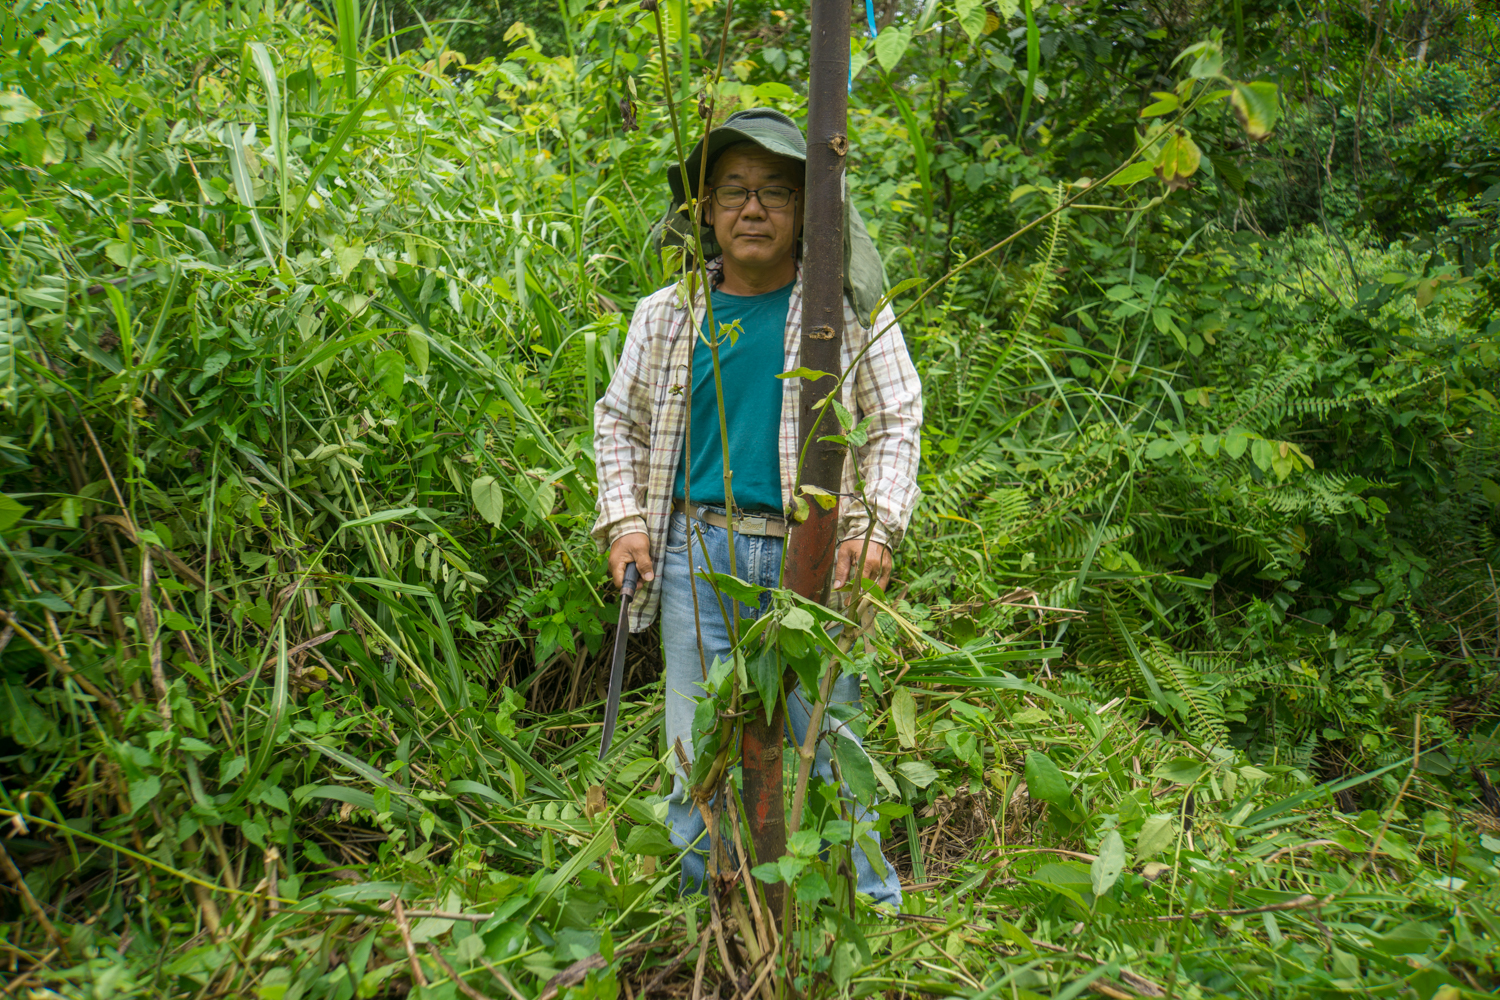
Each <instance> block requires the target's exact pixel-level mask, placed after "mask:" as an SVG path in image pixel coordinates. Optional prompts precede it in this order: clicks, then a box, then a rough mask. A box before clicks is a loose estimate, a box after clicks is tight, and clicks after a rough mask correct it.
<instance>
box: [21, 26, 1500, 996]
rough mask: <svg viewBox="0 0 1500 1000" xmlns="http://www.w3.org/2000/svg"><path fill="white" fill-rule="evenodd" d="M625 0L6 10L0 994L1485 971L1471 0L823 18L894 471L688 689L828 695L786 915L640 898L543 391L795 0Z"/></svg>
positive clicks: (640, 756)
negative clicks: (907, 445)
mask: <svg viewBox="0 0 1500 1000" xmlns="http://www.w3.org/2000/svg"><path fill="white" fill-rule="evenodd" d="M645 6H646V10H643V9H642V5H641V4H639V3H637V2H634V0H630V2H622V3H614V2H612V0H603V2H601V3H594V4H588V3H583V2H581V0H580V2H572V0H561V2H559V3H558V4H557V5H555V6H546V5H536V4H529V3H528V4H524V5H519V6H507V5H505V4H500V3H492V4H478V3H469V2H464V3H456V2H451V0H422V2H419V3H408V4H401V5H397V4H390V5H385V4H371V3H366V4H361V3H360V2H359V0H334V3H332V4H331V5H328V6H318V5H305V4H300V3H292V4H284V5H279V6H278V5H276V4H273V3H265V2H244V3H230V4H225V3H222V2H214V0H143V2H135V0H100V2H90V3H85V2H81V0H60V2H35V0H22V2H20V3H17V4H14V5H11V6H8V7H7V8H6V9H5V10H4V11H3V13H0V174H3V176H0V556H3V561H0V820H3V821H4V829H3V837H4V839H3V842H0V843H3V850H0V868H3V871H0V875H3V876H4V878H3V879H0V917H3V918H4V919H5V920H6V921H7V922H6V923H4V924H0V968H3V969H5V970H6V976H7V977H8V978H9V983H8V984H7V985H8V989H9V992H11V993H12V994H14V995H21V996H28V995H30V996H37V997H43V996H45V997H55V996H62V997H68V998H75V997H76V998H84V997H89V998H94V997H99V998H103V997H117V996H118V997H127V996H142V997H183V998H189V997H192V998H204V997H215V996H256V997H262V998H266V1000H293V998H304V997H305V998H325V997H326V998H333V1000H349V998H351V997H355V996H359V997H376V996H398V995H403V994H409V995H412V996H421V997H433V998H437V997H444V998H448V997H458V996H460V995H462V996H467V997H474V996H494V997H502V996H504V997H510V998H513V1000H532V998H537V1000H552V998H554V997H560V996H561V995H562V994H564V993H567V994H568V995H569V996H570V997H574V998H577V1000H592V998H595V997H598V998H601V1000H614V998H616V997H620V996H625V997H629V998H634V997H637V996H639V995H641V994H643V993H653V994H654V993H660V992H667V993H672V994H674V995H677V996H682V997H687V996H691V997H692V998H693V1000H699V998H700V997H703V996H706V995H708V993H709V992H710V991H712V992H713V993H714V995H716V996H719V997H729V996H749V995H751V994H759V995H760V996H762V997H764V998H766V1000H770V998H771V996H772V995H773V994H775V995H777V996H798V997H802V996H808V997H811V996H819V997H821V996H833V995H840V996H843V995H860V996H863V995H869V994H872V993H876V992H881V991H885V992H887V993H888V994H890V995H892V996H895V995H898V994H901V993H909V994H915V993H918V992H922V993H930V994H935V995H962V996H976V997H980V996H982V997H985V998H989V997H1005V996H1012V997H1023V996H1024V997H1054V998H1072V997H1076V996H1079V995H1081V994H1082V993H1083V992H1085V991H1091V992H1093V993H1094V994H1098V995H1105V996H1112V997H1120V996H1173V997H1268V996H1275V997H1333V996H1344V995H1366V994H1368V995H1381V996H1419V997H1421V998H1423V1000H1428V998H1443V1000H1451V998H1457V997H1461V996H1481V995H1490V994H1491V992H1492V991H1493V990H1494V989H1496V988H1497V986H1500V920H1497V917H1496V913H1500V868H1497V864H1500V862H1497V858H1500V794H1497V792H1496V790H1495V784H1496V782H1497V781H1500V728H1497V727H1500V583H1497V566H1500V429H1497V425H1496V419H1495V414H1496V405H1497V404H1496V398H1495V393H1496V391H1497V389H1496V387H1497V385H1500V319H1497V316H1500V261H1497V259H1496V246H1497V244H1500V117H1497V108H1500V87H1497V86H1496V84H1497V70H1496V67H1497V66H1500V61H1497V60H1500V46H1497V44H1496V38H1495V31H1496V24H1495V21H1494V18H1493V11H1492V10H1490V9H1489V8H1486V7H1485V6H1484V5H1483V4H1469V3H1448V2H1438V0H1423V2H1416V0H1386V2H1382V3H1380V4H1378V5H1364V6H1356V5H1332V4H1327V3H1318V4H1309V3H1301V2H1286V0H1238V2H1236V0H1228V2H1224V0H1203V2H1194V3H1186V4H1177V5H1157V4H1146V5H1125V4H1116V3H1108V2H1103V0H1079V2H1076V3H1070V4H1052V5H1036V4H1032V3H1030V2H1024V3H1020V4H1018V3H1017V2H1016V0H998V2H996V3H990V4H986V3H984V2H982V0H954V2H952V3H944V2H938V0H924V2H922V3H910V2H901V0H890V2H887V3H882V4H879V5H876V7H875V8H874V14H873V21H874V28H875V29H876V34H875V37H868V35H869V29H867V28H866V18H865V14H864V12H863V11H861V10H859V9H858V8H855V9H852V10H851V16H852V18H853V19H854V24H855V31H854V34H855V36H856V38H855V43H854V74H853V76H852V79H851V83H850V88H851V89H850V140H851V152H850V157H849V165H850V171H851V176H852V177H853V178H854V183H853V184H852V186H851V194H852V197H853V198H854V200H855V203H856V204H857V206H858V208H859V210H860V212H861V213H862V214H863V216H864V218H865V219H866V220H867V223H868V228H869V230H870V232H871V235H872V236H873V237H874V239H875V242H876V244H877V246H878V247H879V249H880V251H881V254H882V257H883V260H884V262H885V267H886V272H887V282H888V286H889V287H890V288H892V289H895V290H896V293H895V305H896V308H897V311H898V312H901V313H902V316H903V318H902V324H903V327H904V331H905V335H906V337H907V343H908V346H909V348H910V350H911V352H912V354H913V356H914V358H916V360H917V364H918V367H919V369H920V371H921V373H922V376H923V379H924V384H925V386H926V389H927V397H926V399H927V414H928V423H927V427H926V430H925V437H924V452H923V466H922V473H923V478H922V486H923V489H924V492H925V498H924V500H923V502H922V504H921V505H920V506H919V509H918V512H917V515H916V518H915V520H914V522H913V524H912V527H911V531H910V533H909V535H908V538H907V539H906V541H905V543H904V545H903V547H902V549H901V551H900V552H898V554H897V560H898V566H897V577H898V579H897V580H896V581H894V582H893V583H892V585H891V587H890V588H889V589H888V591H887V592H886V593H883V594H882V593H879V592H871V593H869V594H867V595H866V596H865V600H864V602H863V603H862V604H861V605H860V606H859V607H858V610H859V611H862V612H864V614H863V616H861V615H860V614H855V613H853V612H852V611H851V616H852V617H851V619H850V620H849V624H848V626H847V627H846V632H845V636H846V642H845V643H844V648H840V649H838V650H836V651H833V652H831V653H828V654H827V655H819V654H818V653H817V652H816V650H817V645H816V643H815V642H814V641H813V635H814V633H815V632H818V629H819V628H820V626H821V624H823V623H826V622H829V621H832V620H834V616H835V612H833V611H830V610H829V609H826V608H821V607H818V606H816V605H809V604H808V603H807V602H803V601H801V600H800V599H797V598H796V597H795V596H794V595H790V594H787V593H783V592H778V593H777V594H776V595H774V601H773V605H774V611H773V613H772V614H771V615H770V616H768V617H767V618H766V619H765V624H763V625H762V626H760V627H759V628H758V629H756V630H754V634H753V635H751V636H750V637H748V638H747V641H746V645H745V648H744V650H742V652H741V654H740V655H739V656H738V657H737V659H736V660H735V661H734V662H733V663H730V664H727V665H725V666H724V668H723V669H721V670H720V672H719V673H718V674H716V675H715V679H716V681H718V682H719V696H718V699H715V700H709V701H705V705H707V706H708V709H706V710H705V711H706V713H707V715H708V718H709V720H710V722H711V723H713V724H712V725H709V726H707V728H709V729H713V730H715V734H714V735H713V736H710V737H709V739H710V741H711V740H713V739H720V740H721V742H724V741H725V740H727V739H729V738H730V737H732V726H731V727H730V728H729V729H728V730H724V731H722V732H721V731H720V730H719V727H718V724H717V721H716V720H717V719H718V718H719V717H720V714H719V713H716V712H714V711H713V710H714V709H721V708H724V707H738V706H739V705H740V704H741V703H740V701H738V700H737V699H739V698H741V696H750V700H749V702H748V703H749V704H752V706H753V696H754V694H755V693H757V692H758V691H761V690H766V688H765V687H764V685H763V684H761V683H760V682H761V680H762V679H764V678H766V677H774V675H775V674H774V670H773V668H774V667H775V666H776V665H777V664H789V665H790V666H791V667H792V668H793V669H794V670H795V671H796V673H797V675H798V676H800V677H801V678H802V679H803V680H804V683H805V684H807V685H808V686H809V687H810V688H812V687H816V686H818V685H819V684H821V683H824V682H827V680H828V678H830V677H831V676H832V675H833V672H834V671H838V670H843V671H855V672H858V673H860V674H862V675H863V676H864V677H865V679H866V684H865V691H866V701H865V706H864V707H865V711H864V713H863V714H862V715H861V716H860V717H859V718H857V719H854V720H850V721H851V724H853V725H855V726H857V727H860V728H862V730H863V732H864V735H865V749H866V750H867V751H868V752H867V753H866V752H861V751H859V750H858V748H856V747H854V745H853V743H852V742H850V741H838V740H836V741H835V745H834V747H833V749H834V753H835V758H836V760H837V762H838V765H839V768H840V773H841V776H842V778H843V783H844V784H843V787H842V788H830V787H824V786H819V785H817V784H816V783H814V784H812V785H811V786H809V785H807V784H806V783H805V782H804V783H803V784H802V785H801V786H800V787H801V788H802V789H803V790H804V791H805V793H806V796H807V799H806V802H805V803H803V804H802V805H803V806H805V815H804V816H802V817H801V820H800V824H801V826H802V827H803V829H801V830H799V831H798V832H796V833H794V834H793V836H792V837H791V839H790V841H789V848H790V850H791V853H790V854H789V855H788V856H787V857H785V858H781V859H755V860H759V861H761V862H762V863H761V864H760V865H759V866H758V867H756V868H755V872H756V874H757V876H758V877H760V878H762V879H765V880H770V881H778V882H782V883H784V884H786V885H787V886H788V887H789V888H790V890H791V892H790V895H791V896H792V898H793V899H794V901H795V913H796V920H795V922H794V924H793V925H791V926H782V927H780V930H777V929H775V928H772V927H771V926H770V923H769V922H768V921H767V920H766V919H765V917H764V915H763V914H762V912H761V909H760V907H759V906H758V904H757V897H756V896H754V895H753V894H746V893H745V892H744V891H743V889H742V888H740V887H732V888H730V889H729V890H728V891H727V892H726V893H725V894H724V895H723V896H722V897H715V898H714V899H712V900H707V899H696V900H691V901H684V900H678V899H677V898H676V884H677V872H676V866H675V862H674V860H673V851H672V848H671V847H670V845H669V844H668V842H667V840H666V832H665V829H664V827H663V825H662V818H663V816H664V814H665V806H664V803H663V801H662V792H663V790H664V788H665V787H669V785H670V778H669V777H668V775H669V774H670V768H671V761H672V758H671V756H670V755H669V752H668V748H666V747H664V746H661V745H660V739H659V735H658V734H659V720H660V709H661V685H660V681H659V679H658V678H657V676H656V665H655V659H656V653H655V650H654V648H653V643H654V642H655V641H656V640H655V638H654V637H647V638H646V639H645V640H644V641H641V640H637V641H636V642H635V644H634V645H633V647H632V650H633V653H632V659H631V674H630V681H631V685H632V691H631V692H630V693H629V694H628V696H627V702H626V706H625V710H624V713H623V718H622V729H621V733H620V734H619V735H618V736H617V737H616V740H615V743H614V746H613V747H612V749H611V752H610V755H609V759H608V760H607V761H606V762H604V763H603V764H600V763H599V762H597V761H596V760H595V754H596V751H597V743H596V742H595V740H596V739H597V727H598V714H599V703H600V699H601V697H602V683H603V678H604V673H603V671H604V670H606V669H607V664H606V662H605V656H604V654H605V652H606V651H607V645H608V643H609V641H610V640H612V638H613V636H612V626H611V624H610V623H611V622H612V621H613V618H614V611H615V610H616V608H615V605H614V603H613V595H612V593H611V592H610V589H609V588H608V586H607V582H606V579H605V574H604V568H603V562H602V558H601V556H600V555H599V554H598V553H597V552H596V551H595V548H594V545H593V543H592V541H591V539H590V538H589V536H588V529H589V527H590V525H591V522H592V520H593V503H594V501H593V492H594V473H593V465H592V455H591V452H592V427H591V421H592V404H593V401H594V400H595V399H596V398H597V396H598V394H599V393H600V392H601V391H602V388H603V386H604V384H605V383H606V381H607V379H608V378H609V376H610V374H611V372H612V371H613V366H614V361H615V358H616V357H617V355H618V352H619V349H620V345H621V342H622V338H623V336H624V331H625V328H626V324H627V322H628V317H629V315H630V311H631V308H632V306H633V304H634V302H635V301H636V300H638V299H639V298H641V297H642V296H644V295H646V294H648V293H649V292H651V291H652V290H654V289H656V288H658V287H661V286H662V285H664V284H666V283H668V282H670V281H672V280H675V279H676V277H677V275H676V274H675V273H673V271H672V267H673V261H672V259H671V258H670V257H669V258H662V257H659V256H657V255H654V254H653V253H652V252H651V251H650V241H649V236H648V234H649V232H650V230H651V226H652V224H653V223H655V222H656V221H657V220H658V219H659V218H660V217H661V215H662V213H663V211H664V210H665V208H666V201H667V190H666V184H665V183H664V179H665V176H664V175H665V170H666V169H667V168H668V167H669V166H670V165H672V164H675V162H676V156H677V138H676V136H675V135H674V131H673V129H674V127H677V128H681V129H684V130H686V134H685V141H692V139H693V138H694V137H695V136H696V135H697V134H698V133H699V130H701V129H702V128H703V127H704V122H703V121H701V120H700V116H699V113H698V109H699V108H702V109H703V110H704V111H705V112H707V111H710V110H711V111H712V114H713V115H714V116H715V118H716V119H717V118H722V117H723V116H724V115H726V114H727V113H729V112H730V111H732V110H733V109H734V108H735V107H743V106H753V105H770V106H775V107H778V108H781V109H783V110H785V111H787V112H788V113H790V114H792V115H794V116H800V115H801V114H802V113H803V112H804V111H805V102H806V78H807V72H806V69H807V53H806V49H805V46H806V38H807V34H808V31H807V20H806V12H805V11H803V10H801V9H784V8H778V7H775V6H773V5H771V4H767V3H763V2H758V0H742V2H738V3H735V4H734V5H733V6H732V7H731V8H728V9H727V10H726V8H725V7H724V6H723V5H712V4H709V3H707V2H703V0H661V3H660V9H659V12H658V13H659V15H660V16H659V20H658V16H657V14H655V13H648V11H649V10H650V8H651V7H652V6H654V5H653V4H646V5H645ZM658 29H659V30H658ZM721 45H722V47H723V48H722V51H723V55H722V58H721ZM720 67H722V77H721V78H720V77H717V76H716V73H717V71H718V70H719V69H720ZM673 111H675V112H676V113H677V115H676V117H677V123H676V124H675V125H674V122H673V120H672V114H671V112H673ZM723 586H725V587H726V588H733V587H735V586H736V584H735V582H734V581H731V580H724V581H723ZM818 634H821V633H818ZM856 635H857V636H858V641H855V640H856ZM778 657H779V658H780V659H778ZM767 664H769V667H768V666H767ZM768 671H772V672H769V673H768ZM719 699H722V702H721V701H720V700H719ZM728 714H730V715H732V714H734V713H728ZM726 734H727V735H726ZM711 749H712V747H711V746H710V745H709V744H708V743H705V744H704V745H703V746H702V747H700V750H711ZM712 756H713V755H712V753H707V754H704V755H703V756H701V757H700V760H711V759H712ZM797 765H798V758H797V756H796V754H794V753H792V752H790V751H789V753H788V769H789V773H791V772H795V771H796V769H797ZM664 782H665V783H666V784H664ZM599 786H603V788H604V791H605V794H604V795H603V796H600V795H598V794H597V793H593V794H591V793H590V789H592V788H597V787H599ZM877 799H878V800H879V803H880V804H879V805H878V806H876V807H875V811H874V814H873V816H872V817H871V818H869V819H867V820H860V821H856V819H855V813H854V812H852V811H851V809H850V806H851V805H852V804H853V801H857V802H861V803H871V802H873V801H875V800H877ZM732 800H733V797H732V796H731V802H732ZM851 800H853V801H851ZM800 808H801V807H800V806H799V809H800ZM727 815H728V823H727V825H726V826H725V827H724V829H725V830H726V831H727V834H728V836H730V837H734V836H736V835H737V832H738V830H739V825H738V824H737V823H736V822H735V821H734V817H733V808H732V807H731V808H730V809H729V810H728V814H727ZM796 825H797V824H794V827H795V826H796ZM872 830H879V832H880V833H881V834H882V836H883V838H884V847H885V852H884V855H885V858H886V859H888V861H889V862H890V863H892V864H895V865H896V866H897V868H898V870H899V871H900V872H901V873H902V876H903V881H904V882H905V883H907V884H908V885H909V886H910V889H909V891H908V893H907V900H906V905H905V910H906V912H905V913H904V914H902V915H900V916H899V917H896V916H893V915H889V914H887V915H884V916H882V915H878V914H876V913H875V912H873V911H872V910H871V909H870V908H868V907H866V906H862V905H860V904H859V903H858V902H857V901H856V900H855V899H853V898H852V893H851V890H850V886H849V881H848V879H847V877H846V875H845V873H846V872H847V871H848V858H849V854H850V852H852V851H858V850H870V851H873V850H874V848H873V844H872V842H871V840H870V839H869V837H868V836H867V834H868V833H869V832H870V831H872ZM741 856H743V852H741ZM745 867H746V869H748V868H749V867H750V865H749V864H748V863H747V864H746V866H745ZM746 874H748V873H746ZM783 931H784V932H785V933H782V932H783ZM778 935H780V936H779V937H778Z"/></svg>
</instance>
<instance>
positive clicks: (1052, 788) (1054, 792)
mask: <svg viewBox="0 0 1500 1000" xmlns="http://www.w3.org/2000/svg"><path fill="white" fill-rule="evenodd" d="M1026 790H1027V791H1028V792H1030V793H1031V797H1032V798H1034V799H1040V800H1042V801H1043V802H1047V803H1050V804H1052V805H1056V806H1061V805H1066V804H1067V802H1068V800H1069V799H1070V798H1072V797H1073V790H1072V787H1071V786H1070V785H1069V784H1068V778H1067V775H1065V774H1063V773H1062V771H1061V770H1059V769H1058V766H1057V765H1056V764H1054V763H1053V762H1052V758H1051V757H1048V756H1047V755H1046V754H1044V753H1041V752H1040V751H1037V750H1032V751H1031V752H1029V753H1028V754H1027V755H1026Z"/></svg>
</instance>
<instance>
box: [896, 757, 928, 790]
mask: <svg viewBox="0 0 1500 1000" xmlns="http://www.w3.org/2000/svg"><path fill="white" fill-rule="evenodd" d="M896 770H897V771H899V772H900V773H901V777H903V778H905V779H906V780H907V781H910V782H911V783H912V784H913V785H916V786H917V787H918V788H926V787H927V786H928V785H930V784H932V783H933V782H934V781H936V780H937V776H938V773H937V768H935V767H933V766H932V765H931V764H929V763H927V762H926V761H925V760H903V761H902V762H901V763H899V764H897V765H896Z"/></svg>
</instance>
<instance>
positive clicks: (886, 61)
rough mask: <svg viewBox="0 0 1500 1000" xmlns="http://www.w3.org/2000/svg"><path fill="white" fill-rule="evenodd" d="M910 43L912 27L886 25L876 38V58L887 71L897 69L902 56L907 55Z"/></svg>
mask: <svg viewBox="0 0 1500 1000" xmlns="http://www.w3.org/2000/svg"><path fill="white" fill-rule="evenodd" d="M910 44H911V29H910V28H902V27H897V26H896V25H894V24H888V25H886V26H885V27H884V28H883V29H881V32H880V35H879V36H878V37H877V38H876V39H875V58H876V60H877V61H878V62H879V63H880V68H881V69H883V70H885V71H886V72H887V73H889V72H891V70H893V69H895V68H896V64H897V63H899V62H900V61H901V57H902V56H904V55H906V47H907V46H908V45H910Z"/></svg>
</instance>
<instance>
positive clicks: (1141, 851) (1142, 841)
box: [1135, 813, 1177, 860]
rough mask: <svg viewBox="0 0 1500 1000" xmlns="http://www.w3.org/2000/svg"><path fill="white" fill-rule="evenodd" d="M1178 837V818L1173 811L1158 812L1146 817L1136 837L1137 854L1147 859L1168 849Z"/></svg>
mask: <svg viewBox="0 0 1500 1000" xmlns="http://www.w3.org/2000/svg"><path fill="white" fill-rule="evenodd" d="M1176 837H1177V818H1176V817H1175V816H1173V815H1172V814H1171V813H1156V814H1154V815H1151V816H1147V817H1146V821H1145V822H1144V823H1142V824H1141V832H1140V833H1139V834H1137V835H1136V838H1135V856H1136V858H1137V859H1139V860H1145V859H1146V858H1149V857H1151V856H1152V855H1153V854H1160V853H1161V852H1162V851H1164V850H1166V849H1167V848H1168V847H1169V846H1171V843H1172V841H1173V840H1175V839H1176Z"/></svg>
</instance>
